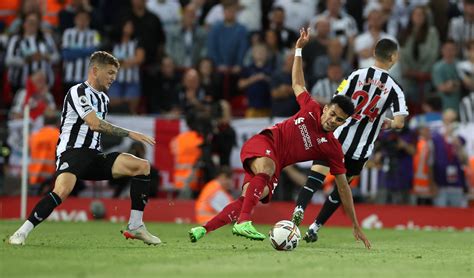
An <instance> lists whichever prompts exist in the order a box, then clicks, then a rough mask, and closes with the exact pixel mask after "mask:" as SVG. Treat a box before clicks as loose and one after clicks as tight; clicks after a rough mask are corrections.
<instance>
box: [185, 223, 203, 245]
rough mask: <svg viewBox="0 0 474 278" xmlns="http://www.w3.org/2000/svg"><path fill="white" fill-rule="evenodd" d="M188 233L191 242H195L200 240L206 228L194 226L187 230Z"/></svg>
mask: <svg viewBox="0 0 474 278" xmlns="http://www.w3.org/2000/svg"><path fill="white" fill-rule="evenodd" d="M188 234H189V239H190V240H191V242H196V241H198V240H200V239H201V238H202V237H203V236H204V235H205V234H206V228H204V227H202V226H199V227H194V228H191V230H189V232H188Z"/></svg>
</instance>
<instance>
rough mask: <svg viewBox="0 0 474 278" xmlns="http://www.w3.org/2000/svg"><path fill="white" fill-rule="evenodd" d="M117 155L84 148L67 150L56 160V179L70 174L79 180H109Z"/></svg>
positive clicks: (117, 153)
mask: <svg viewBox="0 0 474 278" xmlns="http://www.w3.org/2000/svg"><path fill="white" fill-rule="evenodd" d="M119 155H120V153H119V152H113V153H109V154H105V153H102V152H99V151H97V150H92V149H85V148H83V149H70V150H67V151H65V152H63V153H62V154H61V156H60V157H59V158H58V160H57V163H56V177H57V176H59V175H60V174H62V173H71V174H74V175H75V176H76V177H77V178H78V179H81V180H94V181H98V180H111V179H112V166H113V165H114V162H115V160H116V159H117V157H118V156H119Z"/></svg>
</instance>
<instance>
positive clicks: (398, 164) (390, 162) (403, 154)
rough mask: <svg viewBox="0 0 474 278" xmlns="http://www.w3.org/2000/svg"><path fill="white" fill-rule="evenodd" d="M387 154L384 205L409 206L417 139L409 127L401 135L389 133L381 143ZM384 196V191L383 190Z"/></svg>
mask: <svg viewBox="0 0 474 278" xmlns="http://www.w3.org/2000/svg"><path fill="white" fill-rule="evenodd" d="M379 144H380V147H381V151H382V152H384V153H385V155H384V156H383V162H382V165H383V166H382V173H383V179H382V180H383V184H384V187H385V189H386V192H385V193H386V196H385V201H384V203H390V204H408V203H409V199H410V190H411V189H412V180H413V155H414V154H415V152H416V137H415V134H414V133H413V132H411V131H410V130H409V129H408V128H407V127H405V128H404V129H403V130H402V131H401V132H400V133H397V132H396V131H388V132H386V133H385V134H383V135H382V138H381V140H380V141H379ZM381 193H382V194H383V193H384V192H383V190H381Z"/></svg>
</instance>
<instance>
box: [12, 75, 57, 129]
mask: <svg viewBox="0 0 474 278" xmlns="http://www.w3.org/2000/svg"><path fill="white" fill-rule="evenodd" d="M30 79H31V80H30V81H28V82H27V86H26V87H25V88H24V89H21V90H19V91H18V92H17V93H16V95H15V98H14V99H13V105H12V107H11V109H10V112H9V113H10V115H9V118H10V119H21V118H23V110H24V107H25V102H26V101H28V104H29V105H30V118H31V119H32V121H33V122H32V131H36V130H38V129H39V128H41V127H42V126H43V115H44V113H47V112H54V111H56V104H55V102H54V98H53V95H52V94H51V93H50V91H49V87H48V83H47V81H46V74H45V73H44V71H42V70H38V71H36V72H35V73H33V74H32V75H31V77H30Z"/></svg>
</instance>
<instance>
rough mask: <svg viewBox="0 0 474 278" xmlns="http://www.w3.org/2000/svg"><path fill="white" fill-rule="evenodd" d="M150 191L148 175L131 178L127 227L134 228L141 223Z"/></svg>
mask: <svg viewBox="0 0 474 278" xmlns="http://www.w3.org/2000/svg"><path fill="white" fill-rule="evenodd" d="M149 192H150V175H148V176H145V175H140V176H135V177H133V178H132V184H131V185H130V199H131V200H132V210H131V211H130V219H129V220H128V225H129V226H128V227H129V229H132V230H133V229H136V228H138V227H140V226H141V225H143V210H145V206H146V204H147V202H148V194H149Z"/></svg>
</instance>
